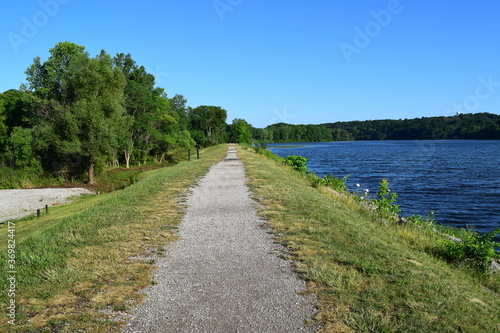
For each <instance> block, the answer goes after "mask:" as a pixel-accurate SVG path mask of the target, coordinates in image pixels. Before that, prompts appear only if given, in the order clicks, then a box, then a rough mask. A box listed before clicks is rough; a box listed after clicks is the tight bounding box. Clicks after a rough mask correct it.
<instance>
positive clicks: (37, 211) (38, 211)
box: [36, 209, 40, 217]
mask: <svg viewBox="0 0 500 333" xmlns="http://www.w3.org/2000/svg"><path fill="white" fill-rule="evenodd" d="M36 217H40V209H37V210H36Z"/></svg>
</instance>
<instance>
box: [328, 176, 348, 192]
mask: <svg viewBox="0 0 500 333" xmlns="http://www.w3.org/2000/svg"><path fill="white" fill-rule="evenodd" d="M348 177H349V175H347V176H344V178H342V179H339V178H337V177H334V176H333V175H332V174H329V175H326V176H325V178H324V182H325V185H326V186H328V187H330V188H332V189H334V190H335V191H337V192H348V191H349V189H348V188H347V185H346V184H345V183H346V181H347V178H348Z"/></svg>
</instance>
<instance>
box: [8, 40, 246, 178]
mask: <svg viewBox="0 0 500 333" xmlns="http://www.w3.org/2000/svg"><path fill="white" fill-rule="evenodd" d="M49 51H50V56H49V58H48V59H47V60H46V61H42V60H41V59H40V57H36V58H35V59H34V60H33V63H32V64H31V66H29V68H28V69H27V70H26V75H27V84H25V85H22V86H21V88H20V89H18V90H17V89H11V90H8V91H5V92H4V93H2V94H0V167H2V166H3V167H8V168H12V169H22V170H27V171H29V172H30V173H31V174H41V173H51V174H54V175H59V176H61V177H63V178H64V179H67V180H75V179H77V178H82V177H83V175H84V174H86V175H87V176H86V178H87V180H88V182H89V183H93V180H94V172H95V170H96V169H101V168H103V167H104V166H106V164H107V165H112V166H117V165H124V166H126V167H128V166H129V165H130V164H140V163H153V162H161V161H163V160H165V159H166V158H167V157H168V154H169V153H170V152H171V151H173V150H176V149H189V148H192V147H194V146H197V145H198V146H208V145H212V144H217V143H220V142H225V141H226V140H227V139H228V137H229V135H230V134H231V135H232V132H233V131H234V130H235V128H234V127H236V126H235V124H233V125H231V126H228V125H227V124H226V118H227V112H226V110H224V109H222V108H221V107H217V106H206V105H202V106H198V107H196V108H191V107H188V106H187V105H186V103H187V100H186V99H185V98H184V97H183V96H182V95H175V96H173V97H172V98H169V97H168V96H167V94H166V92H165V91H164V89H163V88H159V87H157V86H156V84H155V77H154V76H153V75H152V74H150V73H148V72H147V71H146V69H145V68H144V67H143V66H139V65H137V64H136V62H135V61H134V60H133V59H132V57H131V56H130V54H123V53H121V54H117V55H116V56H115V57H111V56H110V55H108V54H107V53H106V52H105V51H101V53H100V54H99V55H97V56H95V57H91V56H90V55H89V54H88V53H87V52H86V51H85V48H84V47H83V46H79V45H76V44H73V43H70V42H63V43H59V44H57V45H56V46H55V47H54V48H51V49H50V50H49ZM245 124H246V123H245ZM238 131H239V132H241V129H238ZM238 139H239V140H245V139H246V137H245V136H243V137H238Z"/></svg>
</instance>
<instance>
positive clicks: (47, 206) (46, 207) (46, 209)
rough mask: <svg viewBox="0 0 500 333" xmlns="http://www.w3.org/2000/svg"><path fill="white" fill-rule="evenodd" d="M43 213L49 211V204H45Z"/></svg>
mask: <svg viewBox="0 0 500 333" xmlns="http://www.w3.org/2000/svg"><path fill="white" fill-rule="evenodd" d="M45 213H47V214H48V213H49V205H45Z"/></svg>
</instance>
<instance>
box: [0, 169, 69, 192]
mask: <svg viewBox="0 0 500 333" xmlns="http://www.w3.org/2000/svg"><path fill="white" fill-rule="evenodd" d="M60 182H61V180H60V179H57V178H54V177H52V176H48V175H44V174H39V173H36V172H34V171H28V170H20V169H12V168H7V167H0V190H2V189H13V188H32V187H36V186H43V185H46V184H54V183H60Z"/></svg>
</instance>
